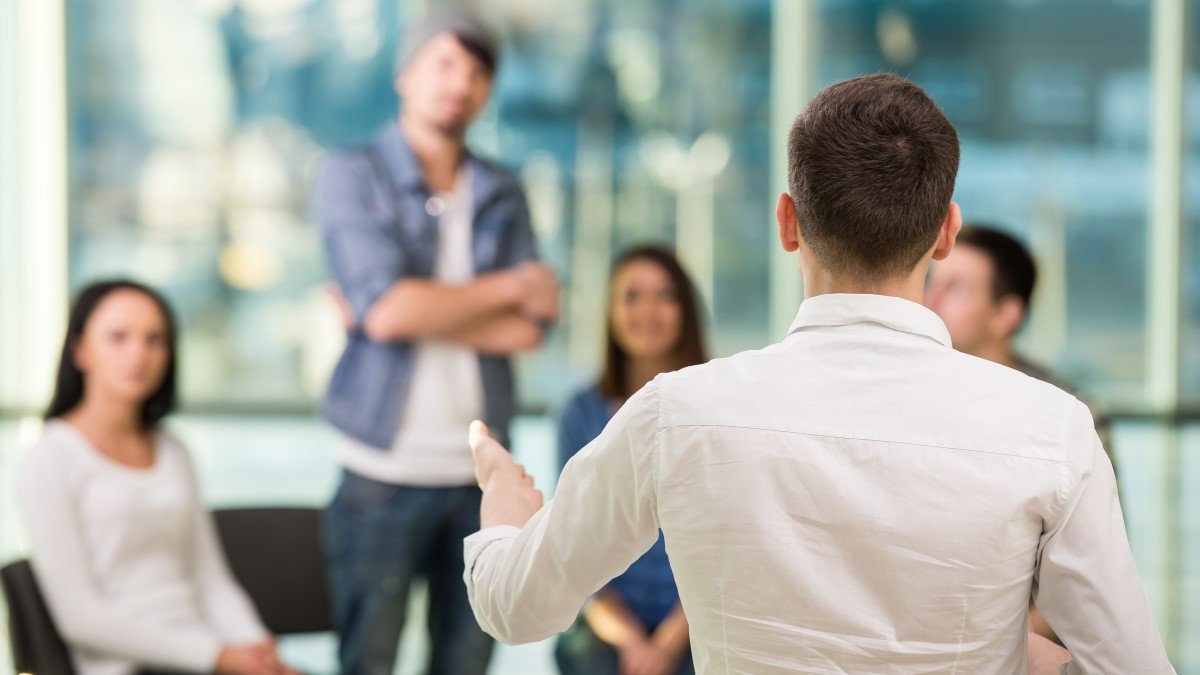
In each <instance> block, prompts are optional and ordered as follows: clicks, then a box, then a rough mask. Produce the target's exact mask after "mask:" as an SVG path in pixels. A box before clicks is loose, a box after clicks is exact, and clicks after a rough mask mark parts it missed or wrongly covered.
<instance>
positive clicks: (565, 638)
mask: <svg viewBox="0 0 1200 675" xmlns="http://www.w3.org/2000/svg"><path fill="white" fill-rule="evenodd" d="M554 661H555V662H556V663H557V664H558V671H559V672H560V673H562V675H617V674H618V673H619V672H621V669H620V660H619V658H618V656H617V650H616V649H615V648H614V647H613V646H612V645H610V644H608V643H607V642H605V641H604V640H601V639H600V638H599V637H598V636H597V635H596V633H595V632H593V631H592V628H591V626H589V625H588V624H587V621H585V620H584V619H583V617H582V616H580V617H579V618H578V619H577V620H576V621H575V623H574V625H572V626H571V627H570V628H568V629H567V631H566V632H565V633H563V634H562V635H559V636H558V640H557V641H556V642H555V643H554ZM695 672H696V670H695V668H694V667H693V666H692V652H691V651H690V650H689V651H687V652H685V653H684V654H683V658H681V659H680V660H679V667H677V668H676V669H675V675H694V673H695Z"/></svg>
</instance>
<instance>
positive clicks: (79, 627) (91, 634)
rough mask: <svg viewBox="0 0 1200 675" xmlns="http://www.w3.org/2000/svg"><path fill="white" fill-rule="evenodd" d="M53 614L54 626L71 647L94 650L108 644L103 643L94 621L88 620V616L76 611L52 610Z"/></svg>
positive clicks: (101, 648)
mask: <svg viewBox="0 0 1200 675" xmlns="http://www.w3.org/2000/svg"><path fill="white" fill-rule="evenodd" d="M51 614H52V615H53V616H52V617H51V618H52V619H53V623H54V627H55V628H57V629H58V632H59V635H61V636H62V639H63V642H65V643H67V645H68V646H70V647H75V648H79V647H84V648H90V649H94V650H103V649H104V648H105V647H107V646H108V645H105V644H103V642H104V641H103V640H101V639H100V637H99V635H97V633H96V631H95V630H94V629H93V625H94V624H93V623H92V622H90V621H88V619H87V618H86V617H83V616H78V615H77V614H75V613H74V612H65V613H64V612H58V613H55V612H53V611H52V612H51Z"/></svg>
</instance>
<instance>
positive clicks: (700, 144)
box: [688, 131, 733, 178]
mask: <svg viewBox="0 0 1200 675" xmlns="http://www.w3.org/2000/svg"><path fill="white" fill-rule="evenodd" d="M732 155H733V148H732V147H731V146H730V144H729V140H728V139H727V138H725V137H724V136H722V135H721V134H719V133H717V132H715V131H706V132H704V133H702V134H700V138H697V139H696V142H695V143H692V149H691V151H689V152H688V159H689V160H690V162H689V163H690V164H691V165H692V172H693V174H695V175H696V176H697V177H703V178H712V177H714V176H716V175H717V174H719V173H721V172H722V171H724V170H725V166H726V165H727V164H729V158H730V157H731V156H732Z"/></svg>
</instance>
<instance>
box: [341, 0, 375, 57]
mask: <svg viewBox="0 0 1200 675" xmlns="http://www.w3.org/2000/svg"><path fill="white" fill-rule="evenodd" d="M378 14H379V3H378V2H377V1H376V0H337V4H335V5H334V16H336V17H337V23H338V29H339V31H340V32H341V37H342V49H344V50H345V52H346V55H347V56H349V57H350V58H352V59H355V60H358V61H366V60H368V59H370V58H371V57H372V56H374V55H375V54H376V52H378V51H379V45H380V39H379V31H378V30H377V29H376V27H375V21H376V18H377V16H378Z"/></svg>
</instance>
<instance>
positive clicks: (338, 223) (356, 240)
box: [311, 152, 406, 324]
mask: <svg viewBox="0 0 1200 675" xmlns="http://www.w3.org/2000/svg"><path fill="white" fill-rule="evenodd" d="M371 185H372V180H371V168H370V163H369V162H368V160H366V159H365V158H364V157H363V156H362V155H361V153H354V152H335V153H331V154H330V155H329V156H327V157H326V158H325V160H324V161H323V162H322V163H321V167H320V169H319V170H318V172H317V177H316V180H315V181H314V182H313V190H312V204H311V209H312V217H313V220H315V221H316V224H317V227H318V228H319V230H320V232H321V238H322V240H323V241H324V243H325V254H326V256H327V258H328V261H329V267H330V272H331V273H332V275H333V278H334V281H336V282H337V285H338V287H339V288H340V289H341V292H342V295H343V296H345V298H346V301H347V302H348V303H349V305H350V307H351V309H352V310H353V311H354V316H355V318H356V319H357V321H358V323H359V324H361V323H362V320H363V317H364V316H366V313H367V310H368V309H370V307H371V305H373V304H375V301H376V300H378V299H379V296H381V295H383V293H384V292H385V291H387V289H388V288H390V287H391V285H392V284H394V283H395V282H396V281H398V280H399V279H400V278H402V277H403V276H405V273H406V271H405V258H404V251H403V248H402V246H401V245H400V241H399V239H398V238H397V237H396V235H395V233H394V230H395V227H394V223H393V222H392V221H393V218H392V217H391V216H390V215H389V214H390V210H387V209H383V208H380V207H379V206H378V204H377V201H378V200H377V199H376V197H375V196H374V195H373V194H372V188H371ZM392 206H393V208H397V207H398V205H392Z"/></svg>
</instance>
